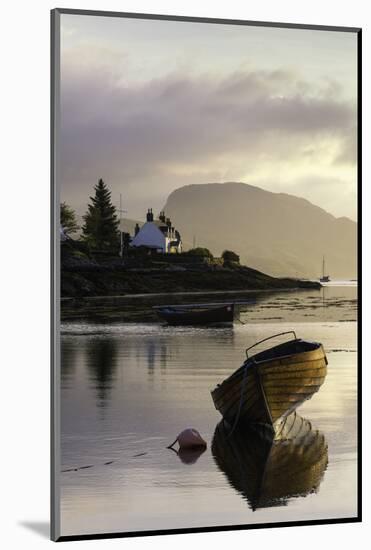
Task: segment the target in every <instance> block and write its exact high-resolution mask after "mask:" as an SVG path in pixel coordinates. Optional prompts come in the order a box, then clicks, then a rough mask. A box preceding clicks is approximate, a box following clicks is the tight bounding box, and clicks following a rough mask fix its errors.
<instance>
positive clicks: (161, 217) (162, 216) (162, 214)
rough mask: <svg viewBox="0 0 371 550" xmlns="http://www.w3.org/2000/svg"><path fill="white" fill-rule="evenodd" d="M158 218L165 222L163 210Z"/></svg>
mask: <svg viewBox="0 0 371 550" xmlns="http://www.w3.org/2000/svg"><path fill="white" fill-rule="evenodd" d="M158 219H159V220H160V222H162V223H165V221H166V218H165V212H164V211H163V210H162V211H161V212H160V215H159V217H158Z"/></svg>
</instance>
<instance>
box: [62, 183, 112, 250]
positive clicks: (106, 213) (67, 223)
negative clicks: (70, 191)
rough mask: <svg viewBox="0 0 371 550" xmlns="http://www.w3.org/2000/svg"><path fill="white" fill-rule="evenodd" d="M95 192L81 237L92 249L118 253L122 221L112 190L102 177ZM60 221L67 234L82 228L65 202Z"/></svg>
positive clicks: (85, 217) (84, 217) (91, 198)
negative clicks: (114, 204) (114, 203)
mask: <svg viewBox="0 0 371 550" xmlns="http://www.w3.org/2000/svg"><path fill="white" fill-rule="evenodd" d="M94 192H95V193H94V195H93V196H91V197H90V203H89V204H88V210H87V212H86V214H85V215H84V216H83V220H84V225H83V226H82V234H81V239H82V240H83V241H84V242H85V243H86V244H87V246H88V247H89V249H90V250H92V251H98V252H112V253H117V252H118V251H119V247H120V231H119V223H120V222H119V219H118V217H117V213H116V208H115V206H113V204H112V201H111V192H110V190H109V189H108V187H107V185H106V184H105V183H104V181H103V180H102V179H100V180H99V181H98V183H97V184H96V185H95V186H94ZM60 223H61V227H62V229H63V231H64V233H65V234H66V235H71V234H73V233H76V232H77V231H78V230H79V229H80V227H79V225H78V224H77V221H76V215H75V212H74V211H73V210H72V208H70V207H69V206H68V205H67V204H66V203H65V202H62V203H61V212H60Z"/></svg>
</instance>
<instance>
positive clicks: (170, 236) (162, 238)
mask: <svg viewBox="0 0 371 550" xmlns="http://www.w3.org/2000/svg"><path fill="white" fill-rule="evenodd" d="M130 246H132V247H136V248H137V247H140V246H142V247H145V248H151V249H153V250H156V251H157V252H162V253H164V254H174V253H178V252H181V251H182V240H181V237H180V234H179V231H177V230H176V229H175V227H173V226H172V223H171V221H170V218H166V217H165V212H161V213H160V215H159V218H158V220H154V219H153V213H152V208H149V209H148V212H147V221H146V223H145V224H144V225H142V227H139V225H138V224H137V225H136V227H135V236H134V237H133V239H132V240H131V243H130Z"/></svg>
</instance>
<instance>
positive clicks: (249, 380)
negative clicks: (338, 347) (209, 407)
mask: <svg viewBox="0 0 371 550" xmlns="http://www.w3.org/2000/svg"><path fill="white" fill-rule="evenodd" d="M290 333H291V334H293V335H294V339H292V340H289V341H288V342H284V343H282V344H279V345H276V346H274V347H272V348H270V349H267V350H264V351H261V352H259V353H257V354H255V355H253V356H251V357H249V356H248V352H249V350H250V349H251V348H253V347H255V346H257V345H258V344H261V343H262V342H265V341H267V340H270V339H271V338H275V337H276V336H282V335H284V334H290ZM246 357H247V358H246V361H245V362H244V363H243V365H242V366H241V367H240V368H239V369H238V370H237V371H235V372H234V373H233V374H232V375H231V376H229V378H227V379H226V380H224V382H222V383H221V384H219V385H218V386H217V387H216V388H215V389H214V390H213V391H212V392H211V395H212V398H213V401H214V405H215V407H216V409H217V410H218V411H219V412H220V413H221V414H222V416H223V418H224V419H225V420H227V421H228V422H229V423H230V424H231V425H233V426H234V427H235V426H236V425H237V423H246V424H265V425H269V426H271V428H272V429H273V430H275V429H276V427H277V424H278V423H279V422H280V421H282V419H284V418H285V417H287V416H288V415H289V414H290V413H292V412H293V411H295V409H297V407H299V405H301V404H302V403H303V402H304V401H306V400H307V399H310V398H311V397H312V395H313V394H314V393H316V392H317V391H318V390H319V388H320V387H321V386H322V384H323V382H324V380H325V377H326V374H327V358H326V355H325V352H324V349H323V346H322V344H320V343H318V342H309V341H306V340H302V339H300V338H297V337H296V334H295V332H294V331H289V332H282V333H280V334H275V335H274V336H270V337H269V338H264V340H261V341H260V342H257V343H256V344H254V345H253V346H250V347H249V348H248V349H247V350H246Z"/></svg>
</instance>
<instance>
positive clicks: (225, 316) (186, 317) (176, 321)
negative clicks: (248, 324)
mask: <svg viewBox="0 0 371 550" xmlns="http://www.w3.org/2000/svg"><path fill="white" fill-rule="evenodd" d="M154 309H155V311H156V313H157V315H158V316H159V317H160V319H161V320H163V321H166V322H167V323H168V324H169V325H211V324H220V323H223V324H224V323H233V318H234V304H222V305H219V304H212V305H209V304H194V305H179V306H156V307H154Z"/></svg>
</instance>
